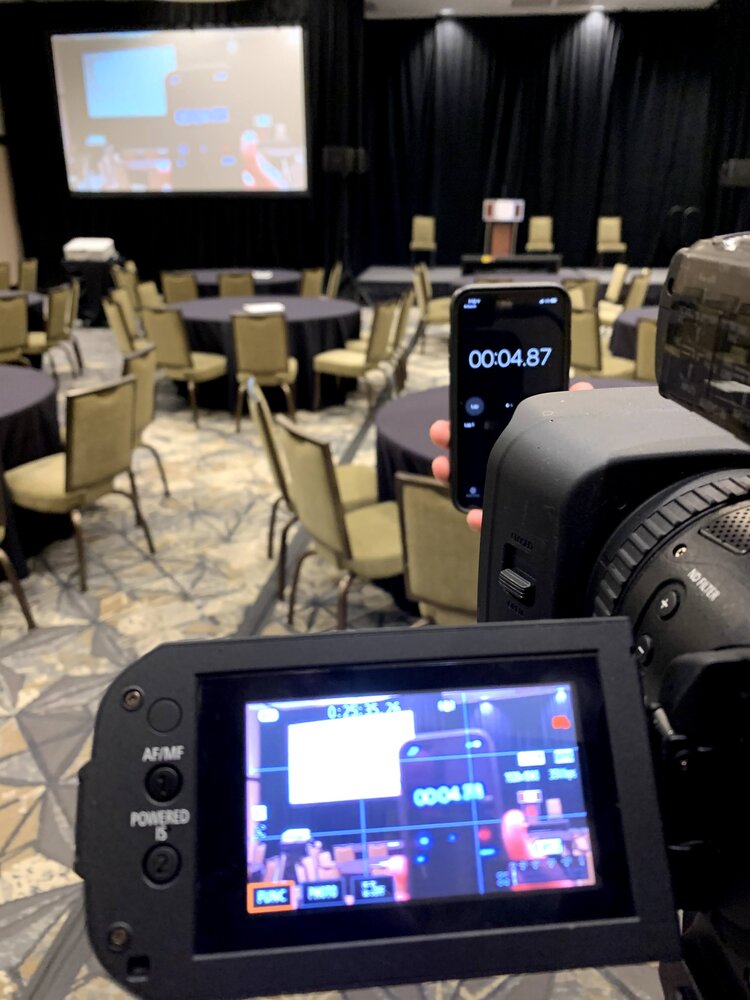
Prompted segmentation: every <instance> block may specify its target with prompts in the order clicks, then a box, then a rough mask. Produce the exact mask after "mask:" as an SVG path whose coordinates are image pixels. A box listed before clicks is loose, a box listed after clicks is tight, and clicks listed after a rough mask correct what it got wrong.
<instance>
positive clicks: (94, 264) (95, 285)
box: [62, 257, 120, 326]
mask: <svg viewBox="0 0 750 1000" xmlns="http://www.w3.org/2000/svg"><path fill="white" fill-rule="evenodd" d="M119 260H120V258H119V257H115V258H112V260H107V261H99V260H64V261H63V262H62V267H63V270H64V271H65V273H66V275H67V277H68V279H70V278H78V280H79V281H80V282H81V297H80V299H79V302H78V315H79V316H80V318H81V319H82V320H83V322H84V325H85V326H106V325H107V321H106V319H105V316H104V309H102V299H103V298H104V296H105V295H106V294H107V292H108V291H109V290H110V288H112V287H113V285H114V282H113V281H112V273H111V268H112V265H113V264H117V263H118V262H119Z"/></svg>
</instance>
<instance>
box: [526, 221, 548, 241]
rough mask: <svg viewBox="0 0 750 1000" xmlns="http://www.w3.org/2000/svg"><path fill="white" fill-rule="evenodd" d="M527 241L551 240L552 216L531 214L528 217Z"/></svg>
mask: <svg viewBox="0 0 750 1000" xmlns="http://www.w3.org/2000/svg"><path fill="white" fill-rule="evenodd" d="M528 242H529V243H551V242H552V216H551V215H532V216H531V217H530V218H529V235H528Z"/></svg>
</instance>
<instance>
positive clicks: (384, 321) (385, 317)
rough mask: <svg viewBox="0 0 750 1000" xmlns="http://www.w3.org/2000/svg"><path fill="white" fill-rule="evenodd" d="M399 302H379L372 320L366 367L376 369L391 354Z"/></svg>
mask: <svg viewBox="0 0 750 1000" xmlns="http://www.w3.org/2000/svg"><path fill="white" fill-rule="evenodd" d="M398 306H399V304H398V302H396V301H394V302H378V304H377V305H376V306H375V315H374V316H373V319H372V330H371V331H370V339H369V340H368V341H367V355H366V362H365V364H366V366H367V367H368V368H374V367H375V365H377V364H379V363H380V362H381V361H385V359H386V358H387V357H388V356H389V355H390V353H391V345H392V343H393V337H392V333H393V329H394V324H395V322H396V311H397V309H398Z"/></svg>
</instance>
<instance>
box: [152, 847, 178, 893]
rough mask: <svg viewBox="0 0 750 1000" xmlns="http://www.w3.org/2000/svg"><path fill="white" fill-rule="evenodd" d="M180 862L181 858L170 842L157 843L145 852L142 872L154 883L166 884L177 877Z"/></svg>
mask: <svg viewBox="0 0 750 1000" xmlns="http://www.w3.org/2000/svg"><path fill="white" fill-rule="evenodd" d="M181 864H182V859H181V858H180V855H179V853H178V852H177V851H176V850H175V849H174V847H172V846H171V844H157V845H156V847H152V848H151V850H150V851H147V852H146V856H145V857H144V859H143V874H144V875H145V876H146V878H147V879H149V881H150V882H154V883H155V884H156V885H166V884H167V882H171V881H172V879H174V878H176V877H177V874H178V872H179V870H180V866H181Z"/></svg>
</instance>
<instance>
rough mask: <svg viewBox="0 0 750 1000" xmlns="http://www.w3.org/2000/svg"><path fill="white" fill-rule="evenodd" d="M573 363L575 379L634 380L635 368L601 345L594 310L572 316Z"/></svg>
mask: <svg viewBox="0 0 750 1000" xmlns="http://www.w3.org/2000/svg"><path fill="white" fill-rule="evenodd" d="M570 363H571V366H572V367H573V368H574V370H575V374H576V375H582V374H585V375H593V376H598V377H601V378H634V377H635V364H634V363H633V362H632V361H628V360H627V359H624V358H617V357H615V356H614V355H613V354H611V353H610V351H609V348H608V347H607V346H606V345H605V344H603V343H602V336H601V334H600V333H599V320H598V317H597V314H596V311H595V310H594V309H584V310H581V311H578V312H572V313H571V316H570Z"/></svg>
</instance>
